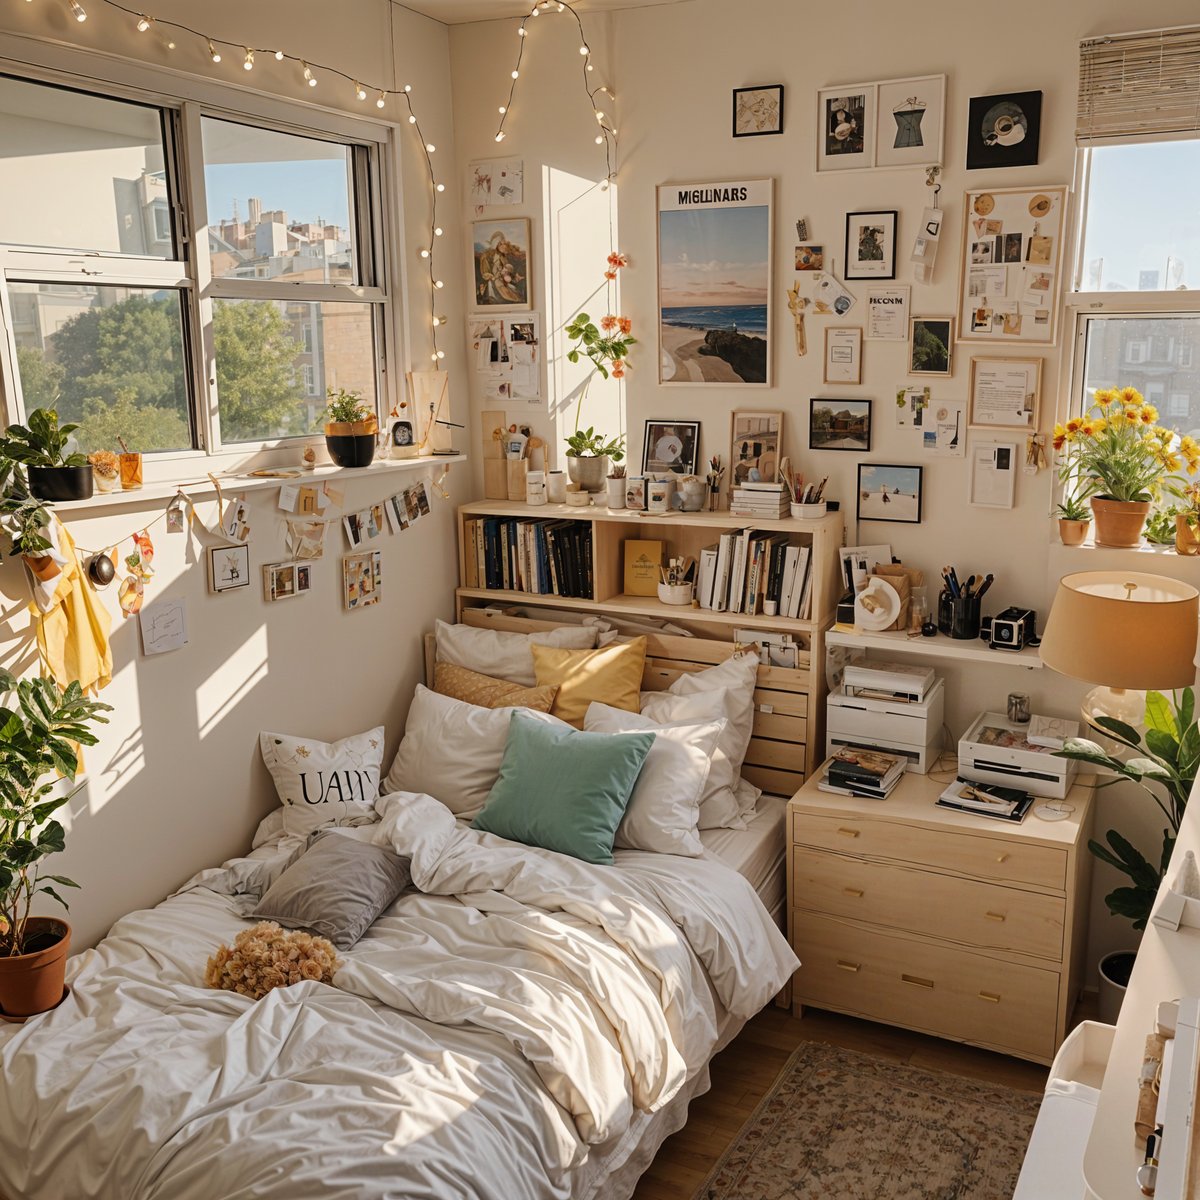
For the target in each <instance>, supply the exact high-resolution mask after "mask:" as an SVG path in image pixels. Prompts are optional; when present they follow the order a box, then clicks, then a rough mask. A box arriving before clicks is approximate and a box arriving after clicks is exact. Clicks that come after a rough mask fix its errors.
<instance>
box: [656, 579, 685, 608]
mask: <svg viewBox="0 0 1200 1200" xmlns="http://www.w3.org/2000/svg"><path fill="white" fill-rule="evenodd" d="M658 598H659V599H660V600H661V601H662V602H663V603H664V604H679V605H684V604H691V602H692V585H691V584H690V583H660V584H659V585H658Z"/></svg>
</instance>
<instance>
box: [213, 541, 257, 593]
mask: <svg viewBox="0 0 1200 1200" xmlns="http://www.w3.org/2000/svg"><path fill="white" fill-rule="evenodd" d="M207 557H208V590H209V591H210V592H212V593H214V594H215V595H220V594H222V593H223V592H236V591H237V590H238V589H239V588H245V587H249V586H250V547H249V546H247V545H246V544H245V543H244V542H234V543H232V544H230V545H225V546H209V548H208V552H207Z"/></svg>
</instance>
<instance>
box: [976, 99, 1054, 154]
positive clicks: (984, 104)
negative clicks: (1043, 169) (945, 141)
mask: <svg viewBox="0 0 1200 1200" xmlns="http://www.w3.org/2000/svg"><path fill="white" fill-rule="evenodd" d="M1041 130H1042V93H1041V92H1008V93H1001V94H999V95H995V96H973V97H972V98H971V103H970V107H969V111H968V115H967V170H968V171H984V170H988V169H989V168H996V167H1032V166H1035V165H1036V164H1037V161H1038V143H1039V140H1040V138H1041Z"/></svg>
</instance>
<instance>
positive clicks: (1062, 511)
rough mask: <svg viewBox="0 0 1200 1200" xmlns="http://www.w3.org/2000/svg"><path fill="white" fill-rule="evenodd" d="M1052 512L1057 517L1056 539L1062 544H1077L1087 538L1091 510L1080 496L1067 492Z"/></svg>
mask: <svg viewBox="0 0 1200 1200" xmlns="http://www.w3.org/2000/svg"><path fill="white" fill-rule="evenodd" d="M1054 514H1055V516H1056V517H1058V540H1059V541H1060V542H1062V544H1063V545H1064V546H1078V545H1081V544H1082V543H1083V542H1084V541H1086V540H1087V535H1088V530H1089V529H1090V528H1091V525H1092V511H1091V509H1090V508H1088V506H1087V505H1086V504H1085V503H1084V501H1083V499H1082V498H1081V497H1079V496H1077V495H1074V494H1071V493H1068V494H1067V495H1065V496H1064V497H1063V502H1062V503H1061V504H1060V505H1059V506H1058V507H1057V508H1056V509H1055V510H1054Z"/></svg>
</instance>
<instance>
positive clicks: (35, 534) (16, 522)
mask: <svg viewBox="0 0 1200 1200" xmlns="http://www.w3.org/2000/svg"><path fill="white" fill-rule="evenodd" d="M49 522H50V514H49V513H48V512H47V511H46V506H45V505H44V504H43V503H42V502H41V501H39V500H35V499H34V498H33V496H31V495H30V494H29V481H28V480H27V479H26V478H25V472H24V471H22V470H21V468H20V466H19V465H18V464H17V463H15V462H13V461H12V459H10V458H3V457H0V526H3V528H4V529H5V530H6V531H7V532H8V534H9V536H10V537H11V539H12V550H11V553H13V554H41V553H43V552H44V551H46V550H49V549H50V541H49V539H48V538H47V537H46V533H45V530H46V526H47V525H48V524H49ZM0 557H3V556H2V555H0Z"/></svg>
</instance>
